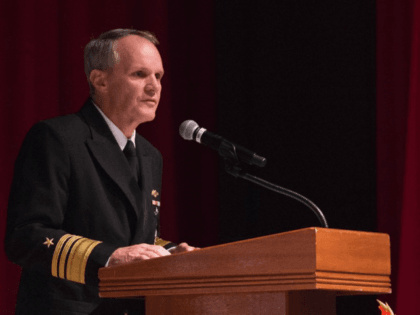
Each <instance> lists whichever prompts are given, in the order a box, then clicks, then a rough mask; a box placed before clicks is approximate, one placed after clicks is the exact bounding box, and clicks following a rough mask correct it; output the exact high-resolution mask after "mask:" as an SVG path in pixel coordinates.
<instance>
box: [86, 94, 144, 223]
mask: <svg viewBox="0 0 420 315" xmlns="http://www.w3.org/2000/svg"><path fill="white" fill-rule="evenodd" d="M80 113H81V114H82V115H83V116H84V117H85V119H86V121H87V123H88V125H89V126H90V130H91V133H92V138H91V139H87V141H86V144H87V146H88V148H89V150H90V151H91V153H92V155H93V157H94V158H95V159H96V160H97V161H98V163H99V164H100V165H101V167H102V168H103V169H104V171H105V172H106V173H107V174H108V175H109V177H111V179H112V180H114V182H115V183H116V184H117V185H118V186H119V187H120V188H121V190H122V191H123V192H124V194H125V195H126V197H127V198H128V200H129V201H130V203H131V205H132V207H133V209H134V211H135V213H136V216H137V219H139V215H140V213H141V211H140V209H141V208H142V206H143V205H142V196H141V193H140V189H139V185H138V183H137V181H136V179H135V178H134V175H133V173H132V170H131V168H130V166H129V164H128V162H127V160H126V158H125V156H124V154H123V153H122V151H121V148H120V147H119V146H118V143H117V141H116V140H115V138H114V135H113V134H112V132H111V130H110V129H109V127H108V125H107V124H106V122H105V120H104V119H103V117H102V116H101V114H100V113H99V112H98V110H97V109H96V108H95V107H94V105H93V104H92V103H91V102H90V101H88V103H87V104H85V106H84V107H83V108H82V110H81V111H80Z"/></svg>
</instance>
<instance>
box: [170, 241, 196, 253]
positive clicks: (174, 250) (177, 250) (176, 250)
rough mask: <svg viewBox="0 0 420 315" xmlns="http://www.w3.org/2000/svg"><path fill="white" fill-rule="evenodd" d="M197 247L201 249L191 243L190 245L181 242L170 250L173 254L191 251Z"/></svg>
mask: <svg viewBox="0 0 420 315" xmlns="http://www.w3.org/2000/svg"><path fill="white" fill-rule="evenodd" d="M195 249H199V248H198V247H192V246H190V245H188V244H187V243H181V244H179V245H178V246H176V247H173V248H171V249H170V250H169V252H170V253H171V254H178V253H183V252H191V251H193V250H195Z"/></svg>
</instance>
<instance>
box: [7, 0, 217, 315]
mask: <svg viewBox="0 0 420 315" xmlns="http://www.w3.org/2000/svg"><path fill="white" fill-rule="evenodd" d="M0 23H1V27H0V32H1V38H2V43H3V44H2V49H1V50H0V71H1V88H0V99H1V101H2V104H1V106H0V145H1V146H2V148H3V149H2V151H1V154H0V157H1V163H0V165H1V166H0V167H1V168H0V171H1V173H0V185H1V186H0V187H1V189H0V198H1V199H0V200H1V202H0V235H1V237H0V314H13V313H14V305H15V299H16V294H17V287H18V282H19V275H20V269H19V267H17V266H15V265H14V264H12V263H11V262H9V261H8V260H7V258H6V257H5V254H4V251H3V239H4V233H5V223H6V208H7V199H8V194H9V189H10V184H11V180H12V176H13V166H14V161H15V158H16V156H17V153H18V150H19V148H20V145H21V143H22V141H23V138H24V136H25V134H26V132H27V131H28V130H29V128H30V127H31V126H32V125H33V124H34V123H35V122H37V121H39V120H43V119H47V118H51V117H54V116H57V115H64V114H68V113H74V112H76V111H78V110H79V109H80V108H81V106H82V104H83V103H84V101H85V100H86V98H87V97H88V85H87V81H86V77H85V74H84V70H83V48H84V46H85V45H86V44H87V43H88V41H89V40H90V38H92V37H97V36H98V35H99V34H101V33H102V32H105V31H108V30H110V29H114V28H136V29H141V30H149V31H152V32H154V33H155V34H156V35H157V37H158V38H159V40H160V42H161V45H160V46H159V50H160V51H161V55H162V58H163V63H164V67H165V72H166V74H165V77H164V79H163V92H162V99H161V103H160V105H159V109H158V112H157V118H156V119H155V121H154V122H152V123H148V124H145V125H144V126H141V127H140V128H139V129H138V131H139V132H140V133H141V134H143V135H144V136H145V137H146V138H147V139H148V140H149V141H151V142H152V144H154V145H155V146H156V147H157V148H158V149H159V150H160V151H161V153H162V155H163V159H164V175H163V176H164V178H163V188H162V212H161V221H162V224H161V225H162V226H161V229H162V236H163V238H166V239H170V240H173V241H175V242H179V241H187V242H189V243H190V244H192V245H196V246H207V245H212V244H215V243H216V242H217V236H218V231H217V225H218V222H217V218H218V216H217V209H218V205H217V191H216V187H217V177H216V174H217V156H216V155H211V154H207V153H208V152H204V154H203V155H201V151H200V150H198V151H194V150H196V149H195V148H193V147H192V146H193V145H194V144H193V143H185V142H186V141H184V140H182V139H181V138H180V136H179V135H178V128H179V125H180V124H181V122H182V121H184V120H186V119H194V120H196V121H197V122H199V123H200V124H202V125H205V126H206V127H208V128H209V129H210V128H212V127H213V126H214V125H215V117H216V112H215V108H216V107H215V104H214V100H215V97H214V93H215V89H214V86H215V83H214V80H215V73H214V52H213V50H214V47H213V24H212V23H213V7H212V1H170V0H153V1H138V0H120V1H114V0H60V1H56V0H18V1H1V3H0ZM213 128H214V127H213ZM197 146H198V145H197ZM189 151H191V152H193V151H194V154H195V159H196V163H189V162H188V159H187V158H186V155H187V153H186V152H189ZM40 290H42V288H40Z"/></svg>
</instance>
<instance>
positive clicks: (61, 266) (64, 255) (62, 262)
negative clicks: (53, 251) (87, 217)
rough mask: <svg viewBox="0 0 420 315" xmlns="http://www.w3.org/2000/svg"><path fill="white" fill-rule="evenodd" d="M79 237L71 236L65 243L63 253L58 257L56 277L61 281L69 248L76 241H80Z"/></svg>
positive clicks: (63, 277)
mask: <svg viewBox="0 0 420 315" xmlns="http://www.w3.org/2000/svg"><path fill="white" fill-rule="evenodd" d="M81 238H82V237H81V236H74V235H73V236H72V237H71V238H70V239H69V240H68V241H67V243H66V245H65V246H64V248H63V252H62V253H61V256H60V264H59V266H58V277H59V278H61V279H65V274H66V273H65V267H66V261H67V256H68V253H69V250H70V247H71V246H72V245H73V243H74V242H76V241H77V240H79V239H81Z"/></svg>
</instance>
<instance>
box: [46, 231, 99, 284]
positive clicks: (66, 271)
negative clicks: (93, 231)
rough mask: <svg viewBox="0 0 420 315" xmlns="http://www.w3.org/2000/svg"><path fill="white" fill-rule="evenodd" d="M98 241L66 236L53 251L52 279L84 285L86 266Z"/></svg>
mask: <svg viewBox="0 0 420 315" xmlns="http://www.w3.org/2000/svg"><path fill="white" fill-rule="evenodd" d="M100 243H102V242H100V241H94V240H91V239H88V238H84V237H81V236H77V235H71V234H66V235H64V236H62V237H61V238H60V240H59V241H58V243H57V246H56V249H55V251H54V255H53V259H52V266H51V273H52V275H53V276H54V277H59V278H62V279H67V280H70V281H75V282H79V283H85V272H86V265H87V261H88V259H89V256H90V254H91V253H92V250H93V249H94V248H95V246H96V245H98V244H100Z"/></svg>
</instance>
